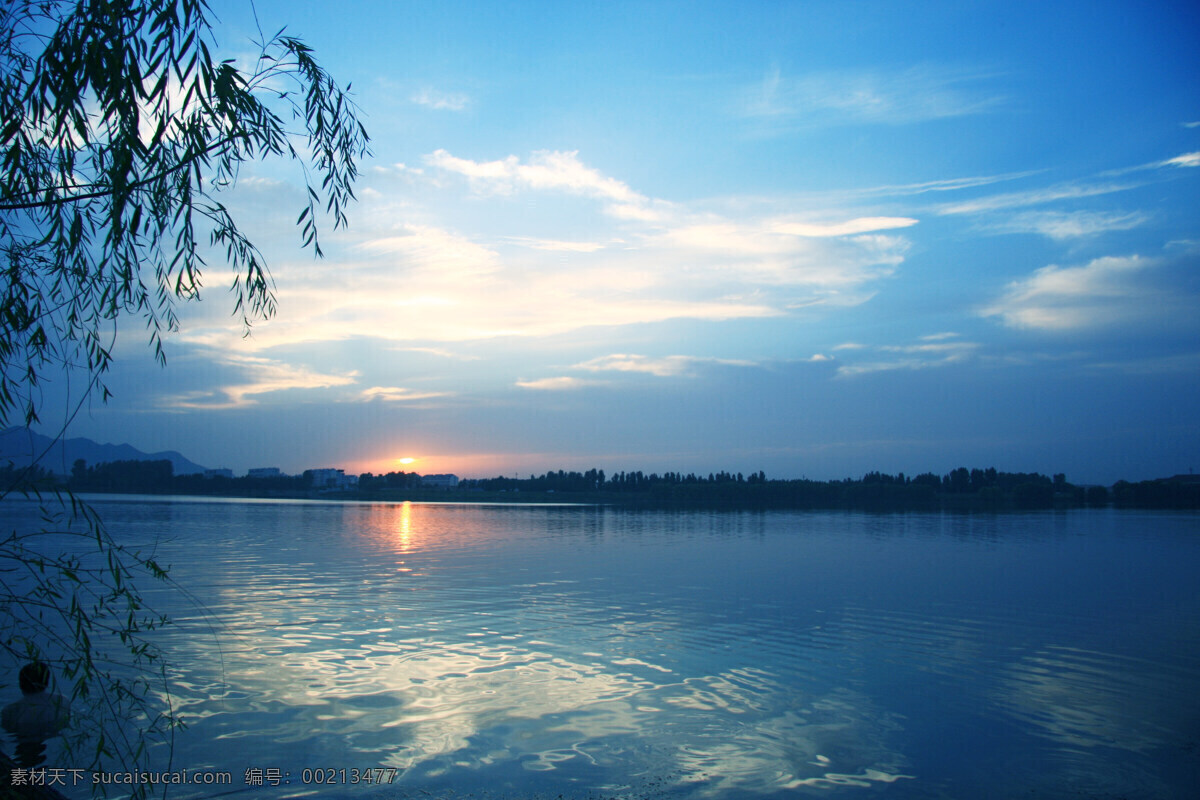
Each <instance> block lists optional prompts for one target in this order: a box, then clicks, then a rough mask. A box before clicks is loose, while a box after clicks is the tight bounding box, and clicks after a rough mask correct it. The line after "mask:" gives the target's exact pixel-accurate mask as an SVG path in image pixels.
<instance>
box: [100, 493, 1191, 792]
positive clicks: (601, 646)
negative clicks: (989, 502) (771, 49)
mask: <svg viewBox="0 0 1200 800" xmlns="http://www.w3.org/2000/svg"><path fill="white" fill-rule="evenodd" d="M92 501H93V503H94V504H95V507H96V508H97V509H98V510H99V511H100V513H101V514H102V516H103V517H104V519H105V520H106V521H107V523H108V526H109V528H110V530H111V531H112V533H113V535H114V537H115V538H116V539H118V540H119V541H122V542H127V543H144V544H148V543H152V542H156V543H157V544H156V547H157V553H158V560H159V561H160V562H161V563H163V564H170V565H171V575H172V577H173V578H174V579H175V581H176V582H177V583H178V584H179V585H180V586H182V587H184V588H186V590H187V591H188V592H189V593H190V597H188V596H184V595H183V594H181V593H180V592H177V591H174V590H170V589H166V588H157V587H150V588H151V591H149V592H147V594H148V595H149V596H150V598H151V599H152V601H153V603H154V605H155V606H156V608H157V609H159V610H161V611H164V612H166V613H168V614H169V615H170V616H171V617H172V619H173V621H174V624H173V625H172V626H170V627H169V628H168V629H166V630H164V631H163V632H162V635H161V641H162V644H163V646H164V648H165V649H166V650H167V652H168V655H169V657H170V659H171V663H172V666H173V685H172V691H173V694H174V702H175V706H176V709H177V710H178V711H179V713H181V714H182V715H183V716H184V718H185V719H186V721H187V723H188V728H187V730H185V731H183V732H181V733H180V734H178V736H177V739H176V742H175V747H174V766H175V768H181V767H186V768H188V769H193V770H197V769H221V770H229V771H231V772H232V773H233V776H234V786H233V788H234V789H236V790H238V791H240V792H244V793H245V795H246V796H248V795H250V794H254V795H260V796H264V797H265V796H270V797H283V796H286V795H294V794H298V793H303V792H309V793H311V792H313V791H314V790H319V791H320V793H321V794H322V795H325V796H331V795H332V796H338V797H429V796H432V797H452V796H465V795H468V794H470V793H474V795H475V796H476V797H546V798H553V797H557V796H559V795H560V794H561V795H563V796H564V797H567V798H598V797H620V798H640V797H671V798H676V797H677V798H743V797H749V798H785V797H805V796H810V795H816V796H822V797H831V798H835V797H836V798H843V797H844V798H856V797H865V796H875V795H886V796H888V797H901V798H963V799H964V800H966V799H968V798H987V797H997V798H1010V797H1047V798H1049V797H1064V796H1066V797H1100V798H1173V797H1180V798H1185V797H1186V798H1191V797H1194V796H1196V795H1195V794H1194V793H1193V792H1194V791H1195V787H1197V786H1200V516H1197V515H1195V514H1179V513H1165V512H1164V513H1156V512H1117V511H1109V510H1072V511H1069V512H1063V513H1036V514H1004V515H955V514H894V515H890V514H881V515H875V514H857V513H775V512H770V513H704V512H684V513H674V512H662V513H657V512H631V511H621V510H614V509H606V508H597V507H570V506H469V505H436V504H408V503H404V504H369V503H362V504H354V503H347V504H322V503H316V502H305V501H282V502H256V501H240V500H239V501H230V500H215V501H214V500H207V501H205V500H198V499H187V498H162V497H155V498H148V497H140V498H129V497H126V498H121V497H93V498H92ZM367 767H389V768H392V767H394V768H396V778H395V782H394V783H393V784H392V785H391V786H388V787H380V786H363V785H360V786H346V785H335V786H329V787H321V786H302V785H299V784H300V783H301V775H302V773H303V770H306V769H308V770H316V769H329V768H333V769H343V768H345V769H351V768H360V769H361V768H367ZM247 769H260V770H267V769H278V770H280V771H281V772H282V773H285V774H288V775H290V778H291V784H290V785H288V786H280V787H278V788H271V787H261V788H247V787H245V785H244V782H243V781H244V773H245V771H246V770H247ZM219 791H220V790H219V789H217V788H216V787H212V788H210V789H209V790H207V791H206V790H205V789H204V788H202V787H183V788H182V789H181V790H179V791H176V792H174V793H173V794H172V796H174V797H185V798H186V797H203V796H209V795H216V794H218V793H219Z"/></svg>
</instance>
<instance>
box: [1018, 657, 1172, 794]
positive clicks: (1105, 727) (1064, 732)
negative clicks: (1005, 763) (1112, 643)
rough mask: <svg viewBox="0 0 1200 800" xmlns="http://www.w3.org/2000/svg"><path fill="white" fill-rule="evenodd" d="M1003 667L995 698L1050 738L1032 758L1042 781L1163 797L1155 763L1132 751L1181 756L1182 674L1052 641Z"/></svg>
mask: <svg viewBox="0 0 1200 800" xmlns="http://www.w3.org/2000/svg"><path fill="white" fill-rule="evenodd" d="M1005 673H1006V674H1005V677H1004V679H1003V680H1002V681H1001V682H1000V683H999V684H998V687H997V690H996V695H995V701H996V703H997V705H999V706H1000V707H1001V708H1002V709H1003V710H1004V711H1005V712H1006V713H1007V714H1009V715H1011V716H1012V717H1013V718H1014V719H1016V720H1017V721H1018V722H1020V723H1021V724H1022V725H1023V726H1024V727H1025V728H1026V729H1027V730H1029V731H1030V732H1032V733H1034V734H1035V735H1038V736H1040V737H1043V738H1044V739H1045V740H1048V742H1049V743H1050V747H1049V748H1048V749H1047V751H1046V752H1045V753H1044V755H1043V758H1042V760H1041V763H1040V764H1039V771H1040V772H1041V773H1042V774H1043V776H1044V777H1043V780H1044V781H1046V782H1056V783H1057V784H1059V785H1062V786H1073V787H1075V788H1076V789H1077V790H1078V791H1080V792H1081V793H1083V792H1094V793H1096V794H1097V795H1103V796H1109V795H1111V796H1118V795H1121V796H1125V795H1128V796H1131V797H1133V796H1137V797H1165V796H1170V794H1171V791H1170V789H1169V788H1168V786H1167V785H1166V784H1165V783H1164V782H1163V776H1162V774H1161V773H1160V772H1159V771H1158V770H1156V769H1154V768H1153V767H1152V765H1153V764H1154V763H1155V762H1154V761H1153V760H1147V759H1145V758H1141V757H1140V756H1144V755H1146V754H1149V753H1154V752H1172V751H1174V752H1175V753H1176V756H1175V757H1176V758H1178V757H1182V756H1183V753H1182V751H1181V749H1180V745H1181V743H1180V742H1179V741H1178V736H1179V734H1178V733H1177V731H1179V730H1186V729H1188V727H1189V721H1188V720H1187V716H1188V715H1189V714H1193V713H1194V709H1195V704H1194V701H1193V700H1192V697H1193V693H1194V689H1195V687H1194V685H1193V683H1192V678H1191V677H1190V676H1189V675H1187V674H1184V673H1182V672H1178V671H1175V670H1172V669H1171V668H1170V667H1168V666H1167V665H1165V664H1161V663H1155V662H1152V661H1148V660H1145V659H1140V658H1130V657H1122V656H1116V655H1112V654H1108V653H1099V652H1094V651H1088V650H1080V649H1076V648H1068V647H1056V646H1051V647H1045V648H1043V649H1041V650H1039V651H1038V652H1036V653H1034V654H1031V655H1028V656H1025V657H1024V658H1022V659H1020V660H1019V661H1017V662H1015V663H1013V664H1011V665H1010V666H1009V667H1008V668H1007V669H1006V670H1005ZM1172 720H1177V721H1178V722H1179V724H1178V725H1175V724H1170V721H1172ZM1191 725H1194V719H1193V720H1191Z"/></svg>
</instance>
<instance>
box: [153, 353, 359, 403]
mask: <svg viewBox="0 0 1200 800" xmlns="http://www.w3.org/2000/svg"><path fill="white" fill-rule="evenodd" d="M214 361H216V362H217V363H219V364H223V365H225V366H229V367H235V368H238V369H241V370H243V371H245V372H247V373H249V375H248V378H249V380H247V381H246V382H244V383H235V384H229V385H225V386H221V387H219V388H218V389H216V390H213V391H200V392H190V393H187V394H183V395H176V396H173V397H168V398H165V401H164V404H165V405H166V406H168V407H171V408H205V409H222V408H237V407H241V406H249V405H255V404H257V402H258V401H257V399H256V398H257V396H258V395H264V394H270V393H271V392H281V391H285V390H288V389H324V388H329V387H334V386H347V385H350V384H353V383H354V382H355V379H356V376H357V374H358V373H357V372H354V371H351V372H346V373H341V374H330V373H322V372H318V371H316V370H314V369H311V368H309V367H305V366H294V365H291V364H287V363H285V362H283V361H279V360H277V359H271V358H263V357H260V356H252V355H240V354H235V353H226V354H223V355H221V356H219V357H217V358H215V359H214Z"/></svg>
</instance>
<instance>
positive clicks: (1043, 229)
mask: <svg viewBox="0 0 1200 800" xmlns="http://www.w3.org/2000/svg"><path fill="white" fill-rule="evenodd" d="M1148 219H1150V217H1149V215H1147V214H1144V213H1142V212H1140V211H1134V212H1129V213H1121V212H1108V211H1027V212H1023V213H1020V214H1015V215H1013V216H1011V217H1008V218H1007V219H1000V220H995V221H991V222H989V223H987V224H986V225H985V226H984V230H986V231H989V232H993V233H1038V234H1041V235H1042V236H1047V237H1049V238H1051V239H1056V240H1059V241H1062V240H1065V239H1079V238H1083V237H1087V236H1096V235H1099V234H1102V233H1110V232H1112V231H1125V230H1131V229H1133V228H1137V227H1139V226H1141V225H1143V224H1145V223H1146V221H1147V220H1148Z"/></svg>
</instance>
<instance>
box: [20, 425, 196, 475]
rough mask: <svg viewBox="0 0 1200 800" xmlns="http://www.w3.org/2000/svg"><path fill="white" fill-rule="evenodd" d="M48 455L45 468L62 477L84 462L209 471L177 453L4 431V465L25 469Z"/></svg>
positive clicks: (182, 472) (183, 472) (25, 430)
mask: <svg viewBox="0 0 1200 800" xmlns="http://www.w3.org/2000/svg"><path fill="white" fill-rule="evenodd" d="M43 452H45V455H44V456H41V461H40V462H39V463H40V464H41V466H43V467H44V468H46V469H48V470H50V471H51V472H54V473H57V474H59V475H70V474H71V465H73V464H74V463H75V461H76V459H80V458H82V459H83V460H84V461H86V462H87V463H88V465H89V466H94V465H96V464H104V463H107V462H110V461H170V462H171V465H172V466H173V467H174V469H175V474H176V475H190V474H193V473H196V472H204V470H205V467H202V466H200V465H199V464H197V463H195V462H193V461H189V460H188V459H186V458H184V457H183V456H182V455H181V454H179V453H177V452H176V451H174V450H166V451H163V452H161V453H143V452H142V451H141V450H138V449H137V448H135V447H132V446H130V445H127V444H97V443H96V442H93V441H92V440H91V439H84V438H82V437H80V438H76V439H64V440H62V441H59V442H55V441H54V440H53V439H51V438H50V437H49V436H43V435H41V434H40V433H35V432H33V431H31V430H29V429H28V428H19V427H13V428H8V429H6V430H4V431H0V465H7V464H8V462H10V461H11V462H12V463H13V465H14V466H18V467H23V466H25V465H27V464H29V463H30V462H31V461H32V460H33V459H34V458H35V457H37V456H39V455H41V454H42V453H43Z"/></svg>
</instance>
